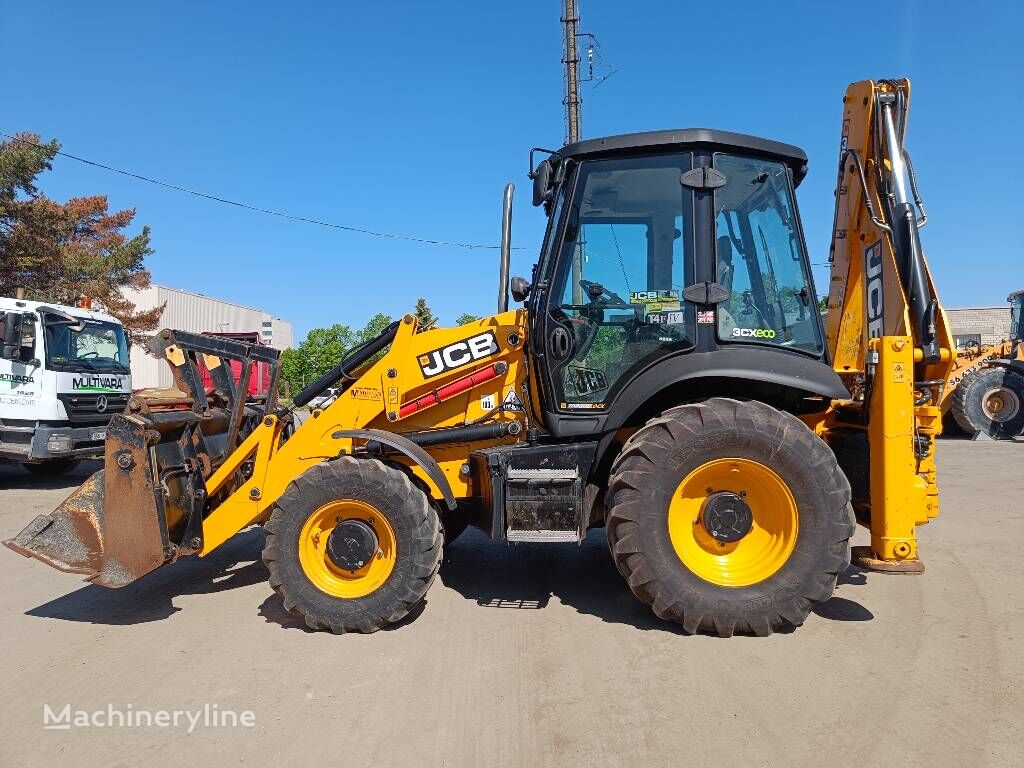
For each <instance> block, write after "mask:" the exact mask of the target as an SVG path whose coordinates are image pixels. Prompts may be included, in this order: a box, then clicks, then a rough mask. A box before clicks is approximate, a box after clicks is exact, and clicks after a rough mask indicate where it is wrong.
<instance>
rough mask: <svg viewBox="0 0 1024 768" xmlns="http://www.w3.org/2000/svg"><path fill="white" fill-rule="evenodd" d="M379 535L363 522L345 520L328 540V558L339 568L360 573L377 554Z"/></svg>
mask: <svg viewBox="0 0 1024 768" xmlns="http://www.w3.org/2000/svg"><path fill="white" fill-rule="evenodd" d="M379 547H380V545H379V543H378V540H377V533H376V532H375V531H374V530H373V528H372V527H371V526H370V525H369V524H368V523H365V522H363V521H362V520H344V521H342V522H340V523H338V524H337V525H336V526H334V529H333V530H332V531H331V535H330V536H329V537H328V538H327V557H328V558H330V560H331V562H332V563H334V564H335V565H336V566H337V567H338V568H341V569H343V570H346V571H358V570H359V569H360V568H362V567H363V566H365V565H366V564H367V563H369V562H370V561H371V560H372V559H373V558H374V557H375V556H376V554H377V550H378V549H379Z"/></svg>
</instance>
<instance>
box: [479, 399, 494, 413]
mask: <svg viewBox="0 0 1024 768" xmlns="http://www.w3.org/2000/svg"><path fill="white" fill-rule="evenodd" d="M480 410H482V411H493V410H494V395H481V396H480Z"/></svg>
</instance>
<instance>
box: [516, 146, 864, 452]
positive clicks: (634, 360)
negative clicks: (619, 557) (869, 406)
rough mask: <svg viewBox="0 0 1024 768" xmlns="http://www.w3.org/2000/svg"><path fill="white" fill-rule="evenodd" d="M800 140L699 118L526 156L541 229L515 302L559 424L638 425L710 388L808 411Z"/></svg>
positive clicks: (813, 384)
mask: <svg viewBox="0 0 1024 768" xmlns="http://www.w3.org/2000/svg"><path fill="white" fill-rule="evenodd" d="M806 170H807V158H806V156H805V155H804V153H803V151H801V150H800V149H798V148H797V147H793V146H790V145H787V144H782V143H779V142H774V141H769V140H766V139H760V138H755V137H751V136H744V135H740V134H735V133H728V132H723V131H712V130H704V129H697V130H679V131H658V132H651V133H640V134H631V135H624V136H616V137H610V138H604V139H595V140H589V141H582V142H579V143H576V144H573V145H571V146H568V147H565V148H564V149H562V150H559V151H557V152H552V153H550V154H549V156H548V157H547V158H546V159H544V160H543V161H542V162H541V163H540V164H539V165H538V166H537V167H536V168H531V177H532V178H533V180H534V198H533V199H534V204H535V205H543V206H544V209H545V211H546V212H547V214H548V228H547V234H546V237H545V240H544V245H543V249H542V252H541V255H540V260H539V262H538V264H537V265H536V267H535V270H534V279H533V288H532V291H531V292H530V294H529V298H528V300H527V307H528V309H529V315H530V323H531V328H530V337H531V344H532V352H533V354H534V356H535V358H536V359H537V360H538V361H539V363H538V366H537V368H538V375H537V377H536V383H537V385H538V389H539V392H537V396H538V397H537V400H538V401H539V404H540V409H541V410H542V412H543V420H544V423H545V425H546V426H547V428H548V430H549V431H550V432H551V433H552V434H553V435H557V436H570V435H574V434H594V433H607V432H609V431H611V430H615V429H617V428H619V427H622V426H631V425H632V426H637V425H640V424H642V423H644V421H645V420H646V419H647V418H649V417H650V416H651V415H652V414H656V413H659V412H660V411H661V410H663V409H664V408H665V407H667V406H669V405H674V404H676V403H679V402H684V401H687V400H695V399H699V398H700V397H701V396H707V395H709V394H716V395H726V396H738V397H744V398H754V399H760V400H762V401H765V402H770V403H773V404H777V405H778V406H779V407H782V408H784V409H785V410H789V411H794V412H801V411H807V410H821V408H822V401H821V398H823V397H824V398H829V399H833V398H841V397H845V396H846V395H847V393H846V389H845V387H844V386H843V385H842V383H841V382H840V380H839V377H838V376H837V375H836V373H835V372H834V371H833V369H832V367H831V366H830V365H829V360H828V357H827V353H826V349H825V342H824V328H823V325H822V322H821V315H820V313H819V311H818V308H817V299H816V293H815V289H814V284H813V279H812V276H811V269H810V263H809V260H808V256H807V248H806V245H805V243H804V236H803V231H802V228H801V226H800V218H799V215H798V213H797V206H796V200H795V189H796V187H797V185H798V184H799V183H800V182H801V180H802V179H803V177H804V175H805V173H806Z"/></svg>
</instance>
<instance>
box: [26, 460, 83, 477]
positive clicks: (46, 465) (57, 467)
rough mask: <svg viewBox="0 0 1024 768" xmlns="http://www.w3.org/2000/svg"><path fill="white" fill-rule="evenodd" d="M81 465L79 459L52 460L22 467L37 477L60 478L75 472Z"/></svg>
mask: <svg viewBox="0 0 1024 768" xmlns="http://www.w3.org/2000/svg"><path fill="white" fill-rule="evenodd" d="M80 463H81V462H80V461H79V460H78V459H50V460H48V461H42V462H40V463H38V464H22V465H21V466H23V467H24V468H25V469H27V470H28V471H29V472H31V473H32V474H33V475H36V476H37V477H60V476H61V475H65V474H67V473H68V472H70V471H71V470H73V469H74V468H75V467H77V466H78V465H79V464H80Z"/></svg>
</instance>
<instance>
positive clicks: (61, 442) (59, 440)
mask: <svg viewBox="0 0 1024 768" xmlns="http://www.w3.org/2000/svg"><path fill="white" fill-rule="evenodd" d="M73 446H74V441H73V440H72V439H71V435H50V436H49V438H47V440H46V450H48V451H50V453H70V452H71V449H72V447H73Z"/></svg>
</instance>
